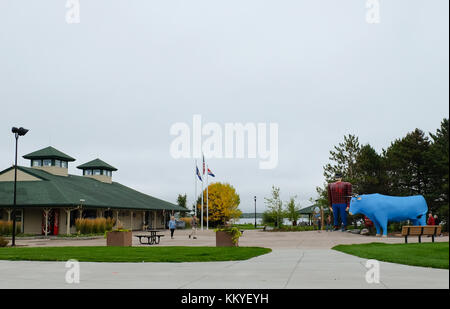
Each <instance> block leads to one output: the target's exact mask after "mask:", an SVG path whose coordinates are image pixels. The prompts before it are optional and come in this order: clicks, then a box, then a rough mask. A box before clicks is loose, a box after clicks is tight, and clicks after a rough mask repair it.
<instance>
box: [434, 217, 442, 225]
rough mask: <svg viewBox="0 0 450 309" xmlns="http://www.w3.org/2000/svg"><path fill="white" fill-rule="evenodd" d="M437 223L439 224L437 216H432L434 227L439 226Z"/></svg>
mask: <svg viewBox="0 0 450 309" xmlns="http://www.w3.org/2000/svg"><path fill="white" fill-rule="evenodd" d="M439 223H441V221H439V219H438V216H437V215H434V225H439Z"/></svg>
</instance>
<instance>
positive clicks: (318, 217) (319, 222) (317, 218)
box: [315, 213, 322, 233]
mask: <svg viewBox="0 0 450 309" xmlns="http://www.w3.org/2000/svg"><path fill="white" fill-rule="evenodd" d="M315 217H316V222H317V230H318V231H319V233H320V230H321V229H322V217H320V213H317V214H316V215H315Z"/></svg>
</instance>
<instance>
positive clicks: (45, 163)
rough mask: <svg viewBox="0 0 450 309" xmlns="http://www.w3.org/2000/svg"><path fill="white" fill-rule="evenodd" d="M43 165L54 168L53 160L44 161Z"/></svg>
mask: <svg viewBox="0 0 450 309" xmlns="http://www.w3.org/2000/svg"><path fill="white" fill-rule="evenodd" d="M42 165H43V166H52V160H51V159H45V160H42Z"/></svg>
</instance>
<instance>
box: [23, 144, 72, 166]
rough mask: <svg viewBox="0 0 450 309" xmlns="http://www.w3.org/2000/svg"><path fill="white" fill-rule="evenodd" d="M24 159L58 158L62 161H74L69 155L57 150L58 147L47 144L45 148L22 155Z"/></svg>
mask: <svg viewBox="0 0 450 309" xmlns="http://www.w3.org/2000/svg"><path fill="white" fill-rule="evenodd" d="M23 158H24V159H29V160H33V159H58V160H63V161H69V162H72V161H75V159H74V158H72V157H71V156H69V155H66V154H65V153H63V152H61V151H59V150H58V149H55V148H53V147H52V146H48V147H46V148H43V149H40V150H37V151H35V152H32V153H29V154H27V155H24V156H23Z"/></svg>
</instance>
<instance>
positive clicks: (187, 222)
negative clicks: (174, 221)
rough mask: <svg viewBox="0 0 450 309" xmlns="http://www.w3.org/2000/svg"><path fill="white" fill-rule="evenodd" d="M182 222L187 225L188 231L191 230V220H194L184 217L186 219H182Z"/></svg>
mask: <svg viewBox="0 0 450 309" xmlns="http://www.w3.org/2000/svg"><path fill="white" fill-rule="evenodd" d="M180 220H181V221H183V222H184V223H185V226H184V227H185V228H186V229H189V228H191V220H192V218H190V217H184V218H180Z"/></svg>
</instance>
